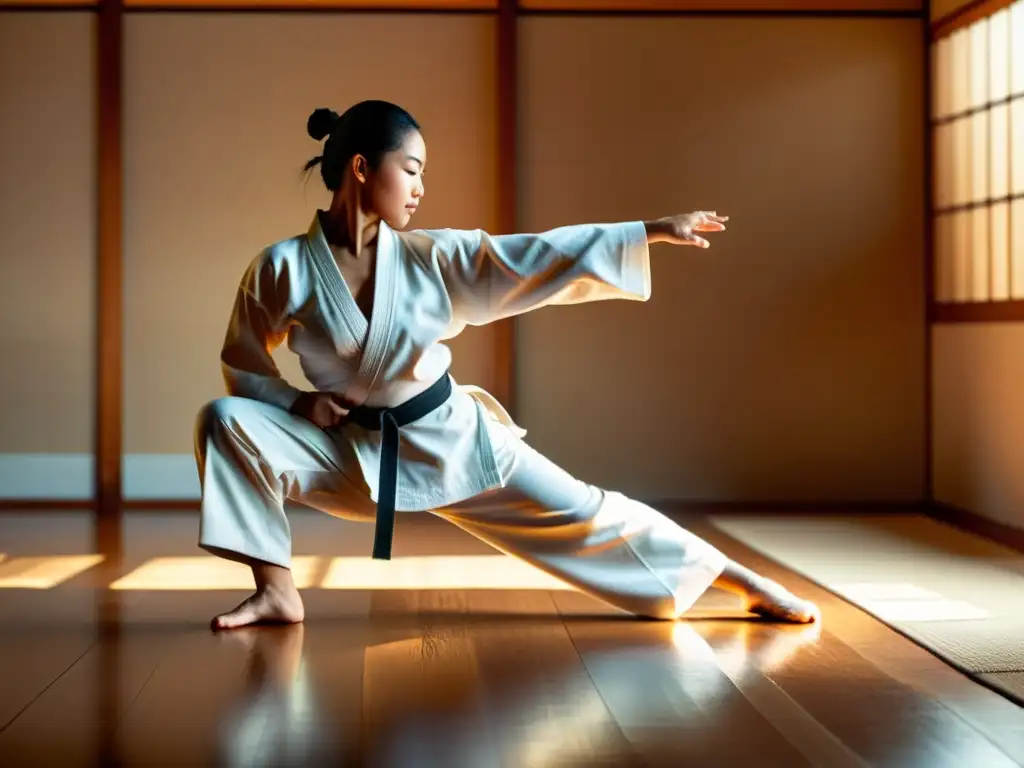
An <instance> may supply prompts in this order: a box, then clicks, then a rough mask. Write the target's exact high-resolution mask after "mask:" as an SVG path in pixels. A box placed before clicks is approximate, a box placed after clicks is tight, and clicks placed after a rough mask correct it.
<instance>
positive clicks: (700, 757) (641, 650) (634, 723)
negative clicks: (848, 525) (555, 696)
mask: <svg viewBox="0 0 1024 768" xmlns="http://www.w3.org/2000/svg"><path fill="white" fill-rule="evenodd" d="M567 627H568V631H569V634H570V636H571V637H572V639H573V643H574V644H575V646H576V648H577V649H578V650H579V653H580V656H581V657H582V659H583V663H584V665H585V666H586V668H587V671H588V672H589V673H590V676H591V677H592V678H593V679H594V682H595V684H596V685H597V689H598V691H599V693H600V694H601V696H602V698H603V699H604V700H605V701H606V702H607V704H608V707H609V708H610V709H611V711H612V714H613V716H614V717H615V720H616V722H617V723H618V724H619V727H620V728H622V730H623V733H624V734H625V735H626V738H627V739H629V741H630V743H631V744H632V746H633V748H634V749H635V750H636V752H637V754H638V755H639V756H640V758H641V760H642V761H643V764H644V765H651V766H673V765H753V764H755V763H756V764H762V765H769V766H776V765H777V766H805V765H811V763H810V762H809V761H808V760H807V759H806V758H805V757H804V756H803V755H801V754H800V752H799V751H798V750H797V749H796V748H795V747H794V746H793V745H792V744H791V743H790V742H789V741H788V740H787V739H786V738H785V737H784V736H782V735H781V734H780V733H779V732H778V731H777V730H776V729H775V728H773V727H772V726H771V724H770V723H769V722H768V721H767V720H766V719H765V718H764V717H763V716H762V715H761V714H760V713H759V712H758V711H757V709H756V708H755V707H754V706H753V704H752V703H751V702H750V701H749V700H748V699H747V698H746V697H744V695H743V694H742V692H741V691H739V690H738V689H737V687H736V686H735V685H733V684H732V682H731V681H730V680H729V678H728V677H727V676H726V675H725V673H723V671H722V670H721V668H720V666H719V664H718V663H717V661H716V659H715V658H714V656H713V654H710V653H707V652H706V651H707V650H708V648H707V645H706V644H705V643H702V642H701V641H700V639H699V637H698V636H697V635H695V634H693V630H692V629H691V628H690V627H689V626H687V625H686V624H685V623H679V624H671V623H663V622H631V621H630V622H623V621H613V622H608V621H593V622H587V621H568V622H567ZM694 640H696V641H697V642H696V643H695V642H693V641H694ZM738 734H742V738H737V735H738Z"/></svg>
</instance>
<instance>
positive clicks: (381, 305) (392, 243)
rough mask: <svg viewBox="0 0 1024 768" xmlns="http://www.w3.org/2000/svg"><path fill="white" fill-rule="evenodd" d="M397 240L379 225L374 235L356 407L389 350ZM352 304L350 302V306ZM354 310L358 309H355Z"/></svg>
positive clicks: (368, 388) (379, 369) (389, 231)
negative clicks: (374, 256) (372, 275)
mask: <svg viewBox="0 0 1024 768" xmlns="http://www.w3.org/2000/svg"><path fill="white" fill-rule="evenodd" d="M397 241H398V237H397V236H396V235H395V233H394V232H393V231H392V230H391V228H390V227H389V226H388V225H387V224H385V223H384V222H383V221H382V222H381V223H380V229H379V230H378V233H377V264H376V277H375V280H376V282H375V284H374V287H373V312H372V314H371V316H370V323H369V329H368V333H367V335H366V342H365V344H364V346H363V355H362V359H361V360H360V365H359V372H358V373H357V374H356V384H357V386H358V387H359V388H360V389H361V392H358V393H356V394H359V395H360V399H359V400H358V401H357V402H358V403H360V404H361V403H362V402H363V401H364V400H365V399H366V397H367V395H369V393H370V391H371V390H372V389H373V385H374V384H375V383H376V381H377V377H378V376H379V375H380V372H381V369H382V368H383V367H384V361H385V359H387V355H388V349H389V348H390V346H391V335H392V331H393V330H394V326H395V305H396V301H395V299H396V298H397V295H396V294H397V290H398V267H399V259H400V258H401V255H402V254H401V251H400V247H399V244H398V242H397ZM354 303H355V300H354V299H353V304H354ZM357 309H358V307H357ZM360 315H362V313H360Z"/></svg>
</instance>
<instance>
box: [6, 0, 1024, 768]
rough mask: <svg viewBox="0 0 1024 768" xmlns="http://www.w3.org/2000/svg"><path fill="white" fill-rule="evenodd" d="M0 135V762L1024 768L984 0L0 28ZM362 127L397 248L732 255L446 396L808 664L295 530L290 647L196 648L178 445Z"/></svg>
mask: <svg viewBox="0 0 1024 768" xmlns="http://www.w3.org/2000/svg"><path fill="white" fill-rule="evenodd" d="M0 96H2V110H0V169H2V173H0V184H2V185H3V199H2V202H0V259H2V271H0V275H2V278H0V325H2V327H3V332H2V333H0V353H2V354H0V358H2V360H3V361H4V364H3V365H2V366H0V402H3V408H2V409H0V621H2V631H0V681H2V683H0V764H2V765H5V766H41V765H60V766H72V765H80V764H81V765H104V766H105V765H150V764H154V765H155V764H160V765H168V764H174V765H208V764H209V765H247V766H248V765H351V766H357V765H358V766H364V765H365V766H402V767H403V768H404V767H405V766H413V767H415V768H419V767H420V766H445V767H449V766H450V767H453V768H454V767H455V766H467V767H468V768H484V767H485V766H492V765H493V766H510V767H512V768H520V767H522V768H527V767H533V766H537V767H544V766H569V765H573V766H577V765H578V766H598V765H602V766H603V765H608V766H633V765H649V766H661V765H666V766H668V765H671V766H679V765H700V766H717V765H722V766H726V765H728V766H732V765H752V764H754V763H755V761H756V762H757V763H763V764H765V765H778V766H800V765H820V766H829V767H830V768H832V767H834V766H839V767H843V766H862V765H892V766H900V768H916V767H917V766H922V767H923V766H929V768H931V767H932V766H947V765H948V766H962V765H978V766H985V768H997V767H999V766H1015V765H1024V610H1022V609H1024V602H1022V600H1024V598H1022V597H1021V596H1022V595H1024V589H1022V587H1024V554H1022V553H1024V451H1022V450H1021V449H1020V439H1021V436H1022V435H1024V394H1022V393H1024V387H1022V384H1024V98H1022V97H1024V0H1016V1H1015V2H1009V1H1008V0H973V1H970V0H933V1H932V2H928V1H927V0H863V2H861V1H855V0H803V1H801V0H632V1H630V0H518V1H517V0H358V2H356V1H355V0H353V2H349V1H348V0H272V2H269V3H267V2H262V1H261V0H224V2H221V3H210V2H206V1H204V0H93V1H92V2H90V1H89V0H83V1H78V0H0ZM367 98H383V99H388V100H391V101H394V102H396V103H398V104H401V105H402V106H404V107H406V108H407V109H409V111H410V112H411V113H412V114H413V115H414V116H415V117H416V118H417V120H418V121H419V122H420V123H421V124H422V126H423V134H424V137H425V139H426V142H427V147H428V152H429V160H428V172H427V175H426V177H425V184H426V196H425V198H424V201H423V204H422V205H421V208H420V211H419V212H418V213H417V215H416V218H415V219H414V220H413V226H417V227H419V226H422V227H455V228H465V229H475V228H482V229H485V230H488V231H490V232H493V233H496V234H497V233H502V232H511V231H531V232H532V231H541V230H544V229H548V228H552V227H556V226H560V225H564V224H573V223H582V222H591V221H627V220H637V219H651V218H656V217H659V216H664V215H668V214H672V213H678V212H684V211H688V210H699V209H708V210H716V211H717V212H719V213H722V214H726V215H728V216H730V221H729V224H728V230H727V231H726V232H725V233H721V234H712V235H711V236H710V239H711V240H712V247H711V248H710V249H709V250H707V251H702V250H698V249H692V248H673V247H671V246H667V245H661V244H659V245H654V246H652V248H651V260H652V261H651V263H652V279H653V292H652V297H651V299H650V301H649V302H647V303H634V302H600V303H595V304H587V305H580V306H574V307H549V308H544V309H541V310H539V311H536V312H533V313H530V314H528V315H524V316H521V317H518V318H516V319H515V321H514V322H507V323H498V324H495V325H492V326H485V327H480V328H471V329H469V330H467V331H466V332H465V333H464V334H463V335H461V336H460V337H458V338H457V339H455V340H453V341H452V342H451V347H452V350H453V353H454V358H455V363H454V367H453V369H452V373H453V375H454V377H455V379H456V380H457V381H458V382H459V383H472V384H476V385H478V386H481V387H483V388H484V389H486V390H488V391H490V392H492V393H494V394H495V395H496V396H497V397H498V398H499V399H500V400H501V401H502V402H503V403H504V404H505V405H506V406H508V407H509V408H510V409H511V411H512V413H513V416H514V417H515V419H516V421H517V422H518V423H519V424H520V425H522V426H523V427H524V428H525V429H527V430H528V435H527V438H526V439H527V440H528V442H529V443H530V444H531V445H532V446H534V447H535V448H537V449H538V450H540V451H541V452H543V453H544V454H546V455H547V456H549V457H550V458H551V459H553V460H554V461H556V462H557V463H559V464H560V465H561V466H563V467H565V468H566V469H568V470H569V471H570V472H572V473H573V474H575V475H577V476H578V477H581V478H583V479H586V480H588V481H590V482H593V483H595V484H598V485H600V486H602V487H605V488H609V489H614V490H618V491H621V492H623V493H626V494H628V495H630V496H633V497H636V498H638V499H641V500H643V501H645V502H647V503H649V504H651V505H652V506H655V507H656V508H657V509H659V510H661V511H663V512H665V514H667V515H669V516H670V517H672V518H673V519H675V520H678V521H679V522H681V523H682V524H684V525H686V526H687V527H689V528H691V529H692V530H694V531H696V532H698V533H699V534H700V535H702V536H704V537H705V538H707V539H708V540H709V541H711V542H712V543H714V544H715V545H716V546H718V547H720V548H721V549H722V550H723V551H724V552H726V553H727V554H728V555H730V556H731V557H733V558H735V559H737V560H739V561H740V562H742V563H744V564H746V565H749V566H750V567H752V568H754V569H755V570H758V571H759V572H762V573H764V574H765V575H767V576H770V577H771V578H775V579H777V580H778V581H780V582H781V583H783V584H784V585H786V586H787V587H789V588H791V589H793V590H794V591H795V592H797V593H799V594H801V595H802V596H806V597H807V598H809V599H812V600H814V601H816V602H817V603H818V605H819V606H820V607H821V609H822V613H823V621H822V623H821V624H820V625H815V626H810V627H799V626H784V625H779V624H773V623H771V622H765V621H756V620H753V619H752V618H751V617H750V616H749V615H748V614H747V613H746V612H745V611H744V610H743V609H742V606H741V605H739V604H738V603H737V602H736V601H735V600H734V599H733V598H732V597H731V596H730V595H728V594H724V593H719V592H717V591H712V592H709V593H708V594H707V595H706V596H705V597H704V598H702V600H701V601H700V602H699V603H698V605H697V606H696V608H695V609H694V611H693V612H692V613H691V614H690V615H688V616H687V617H684V619H683V620H680V621H678V622H675V623H667V622H648V621H638V620H635V619H633V618H631V617H629V616H625V615H622V614H620V613H618V612H616V611H615V610H613V609H610V608H608V607H607V606H605V605H603V604H601V603H599V602H597V601H596V600H593V599H591V598H589V597H587V596H585V595H581V594H579V593H577V592H575V591H574V590H573V589H571V588H569V587H568V586H566V585H564V584H562V583H560V582H558V581H557V580H554V579H553V578H551V577H549V576H547V575H546V574H544V573H541V572H539V571H537V570H535V569H533V568H531V567H530V566H527V565H524V564H522V563H520V562H518V561H516V560H513V559H511V558H509V557H507V556H505V555H502V554H501V553H499V552H497V551H495V550H493V549H491V548H490V547H488V546H487V545H485V544H483V543H481V542H479V541H477V540H475V539H473V538H471V537H470V536H469V535H468V534H465V533H464V532H462V531H460V530H458V529H455V528H453V527H452V526H448V525H447V524H445V523H444V522H443V521H440V520H438V519H435V518H432V517H431V516H429V515H419V516H408V517H406V516H400V517H399V519H398V525H397V531H396V539H395V559H394V560H393V561H391V562H387V563H384V562H377V561H371V560H370V559H369V552H370V543H371V541H372V535H373V530H372V526H366V525H359V524H355V523H351V522H347V521H343V520H336V519H332V518H329V517H327V516H325V515H323V514H321V513H316V512H311V511H309V510H306V509H301V508H295V509H293V510H292V526H293V536H294V542H295V545H294V551H295V555H296V561H295V568H294V573H295V578H296V582H297V584H298V585H299V586H300V589H301V590H302V593H303V598H304V600H305V601H306V611H307V616H306V621H305V622H304V623H303V624H301V625H293V626H290V627H258V628H252V629H247V630H241V631H238V632H234V633H227V634H225V633H219V634H214V633H211V632H210V630H209V627H208V622H209V619H210V617H212V616H213V614H214V613H217V612H220V611H223V610H225V609H227V608H230V607H232V606H234V605H235V604H237V603H238V602H239V601H240V600H241V599H243V598H244V597H245V596H246V595H247V594H248V593H249V592H251V590H252V586H253V584H252V576H251V573H250V572H249V571H248V569H246V568H244V567H242V566H239V565H237V564H233V563H227V562H225V561H219V560H216V559H214V558H213V557H211V556H209V555H207V554H206V553H204V552H203V551H201V550H199V549H198V547H197V546H196V539H197V536H198V507H199V494H200V490H199V480H198V476H197V473H196V468H195V460H194V457H193V425H194V420H195V416H196V413H197V411H198V410H199V408H200V407H201V406H202V405H203V404H204V403H205V402H207V401H209V400H211V399H213V398H215V397H218V396H220V395H221V394H222V393H223V383H222V378H221V373H220V368H219V358H218V356H219V351H220V344H221V342H222V341H223V337H224V331H225V324H226V322H227V319H228V313H229V311H230V308H231V302H232V300H233V296H234V291H235V289H236V287H237V285H238V280H239V278H240V276H241V273H242V271H243V270H244V269H245V267H246V266H247V264H248V263H249V261H250V260H251V259H252V258H253V257H254V256H255V255H256V253H257V252H258V251H259V250H260V249H261V248H262V247H263V246H264V245H266V244H268V243H271V242H274V241H277V240H280V239H283V238H285V237H289V236H291V235H293V234H297V233H301V232H304V231H305V230H306V228H307V226H308V224H309V221H310V219H311V216H312V214H313V211H314V210H315V209H316V208H317V207H326V205H327V203H328V200H329V198H328V196H327V193H326V192H325V191H324V189H323V186H322V184H320V181H319V178H318V176H317V175H316V174H313V175H312V176H311V177H310V178H308V179H305V178H304V177H303V176H302V175H301V169H302V165H303V164H304V163H305V162H306V160H308V159H309V158H310V157H312V156H314V155H316V154H318V153H319V151H320V145H318V144H317V143H316V142H314V141H312V140H311V139H310V138H309V137H308V135H307V134H306V131H305V122H306V118H307V116H308V115H309V113H310V112H311V111H312V110H313V109H314V108H316V107H319V106H328V107H331V108H334V109H336V110H338V111H342V110H343V109H344V108H345V107H347V106H348V105H350V104H352V103H354V102H356V101H359V100H361V99H367ZM1018 138H1021V139H1022V141H1020V142H1018V141H1017V139H1018ZM275 359H276V360H277V361H278V363H279V365H280V368H281V371H282V374H283V375H284V376H285V377H286V378H288V379H289V380H290V381H291V382H292V383H294V384H296V385H297V386H301V387H308V386H309V384H308V382H307V381H306V380H305V378H304V376H303V374H302V372H301V370H300V369H299V367H298V365H297V363H296V361H295V359H294V357H293V356H292V355H291V354H290V353H289V352H288V350H287V349H286V348H282V349H280V350H279V351H278V352H277V353H276V354H275Z"/></svg>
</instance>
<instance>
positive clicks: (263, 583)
mask: <svg viewBox="0 0 1024 768" xmlns="http://www.w3.org/2000/svg"><path fill="white" fill-rule="evenodd" d="M252 575H253V579H254V580H255V582H256V591H257V592H261V593H270V594H274V595H283V594H288V593H290V592H294V591H295V582H294V581H293V580H292V572H291V571H290V570H289V569H287V568H282V567H281V566H279V565H269V564H266V565H254V566H253V568H252Z"/></svg>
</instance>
